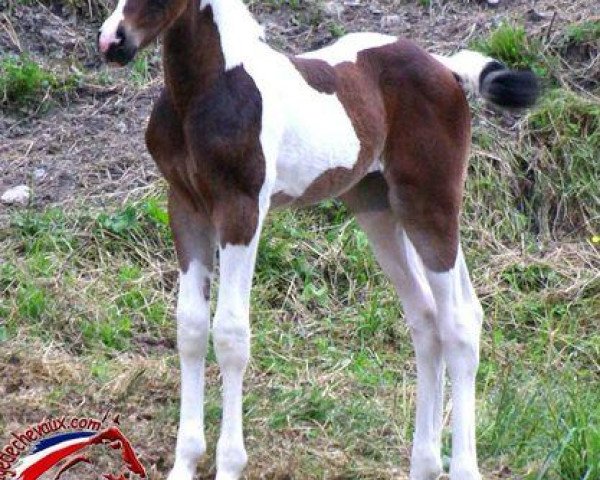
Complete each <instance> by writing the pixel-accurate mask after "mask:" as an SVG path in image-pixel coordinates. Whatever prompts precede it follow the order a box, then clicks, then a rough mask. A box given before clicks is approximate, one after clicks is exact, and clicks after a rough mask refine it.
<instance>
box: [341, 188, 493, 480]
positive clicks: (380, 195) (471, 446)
mask: <svg viewBox="0 0 600 480" xmlns="http://www.w3.org/2000/svg"><path fill="white" fill-rule="evenodd" d="M387 194H388V193H387V185H386V183H385V181H384V180H383V178H382V177H381V176H371V177H370V178H369V177H368V178H367V179H365V180H363V182H361V184H359V185H358V186H357V187H355V188H354V189H353V190H352V191H351V192H349V193H347V194H346V195H345V196H344V200H345V201H346V202H347V203H348V205H349V206H350V208H351V209H352V210H353V211H354V212H355V213H356V217H357V220H358V222H359V223H360V225H361V226H362V227H363V229H364V230H365V231H366V232H367V234H368V236H369V239H370V241H371V244H372V245H373V249H374V251H375V254H376V256H377V259H378V261H379V262H380V264H381V266H382V268H383V269H384V271H385V272H386V274H387V275H388V276H389V277H390V279H391V280H392V282H393V283H394V285H395V287H396V289H397V291H398V294H399V296H400V298H401V300H402V303H403V306H404V310H405V316H406V320H407V323H408V325H409V328H410V331H411V335H412V339H413V343H414V348H415V354H416V359H417V415H416V428H415V435H414V442H413V453H412V461H411V474H410V477H411V479H412V480H425V479H427V480H431V479H436V478H437V477H438V476H439V474H440V473H441V471H442V469H441V461H440V442H441V427H442V402H443V388H442V385H443V372H444V362H443V361H444V360H445V362H446V364H447V365H448V370H449V374H450V378H451V381H452V396H453V404H454V413H453V458H452V463H451V471H450V473H451V478H453V479H454V480H474V479H477V478H479V473H478V470H477V460H476V452H475V432H474V429H475V413H474V412H475V372H476V370H477V363H478V351H479V330H480V325H481V317H482V313H481V307H480V305H479V302H478V300H477V298H476V296H475V293H474V290H473V288H472V286H471V283H470V280H469V276H468V272H467V269H466V265H465V263H464V258H463V256H462V252H461V251H460V249H459V250H458V256H457V259H456V262H455V265H454V267H452V268H451V269H449V270H448V271H446V272H443V273H436V272H434V271H432V270H431V269H430V268H427V266H426V265H425V264H424V263H423V261H422V259H421V256H420V255H419V253H418V252H417V250H416V249H415V248H414V246H413V244H412V242H411V241H410V239H409V238H408V236H407V235H406V233H405V232H404V231H403V230H402V228H401V227H400V223H399V221H398V216H397V215H396V214H395V213H394V212H392V210H391V208H390V207H389V204H388V203H387ZM430 253H431V258H435V252H430Z"/></svg>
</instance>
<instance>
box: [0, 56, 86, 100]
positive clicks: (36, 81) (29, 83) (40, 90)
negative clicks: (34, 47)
mask: <svg viewBox="0 0 600 480" xmlns="http://www.w3.org/2000/svg"><path fill="white" fill-rule="evenodd" d="M78 83H79V79H78V77H77V76H76V75H72V74H66V75H62V76H59V75H57V74H56V73H54V72H52V71H51V70H49V69H47V68H45V67H43V66H41V65H40V64H38V63H37V62H36V61H34V60H32V59H31V58H30V57H29V56H28V55H27V54H21V55H19V56H13V55H7V56H3V57H0V104H1V105H4V106H8V107H11V108H20V107H33V106H38V105H40V104H42V103H44V102H48V100H50V99H51V98H52V97H55V96H61V95H65V94H67V93H69V92H71V91H73V90H74V89H76V88H77V85H78Z"/></svg>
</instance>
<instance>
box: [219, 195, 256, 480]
mask: <svg viewBox="0 0 600 480" xmlns="http://www.w3.org/2000/svg"><path fill="white" fill-rule="evenodd" d="M228 210H229V212H228V214H227V215H226V216H225V218H227V219H228V221H229V222H233V223H234V224H235V225H238V226H239V227H240V228H244V227H247V225H248V221H247V219H246V218H244V213H245V212H244V210H240V211H236V209H228ZM265 211H266V206H264V205H263V208H261V209H260V212H259V221H258V223H257V225H256V227H255V230H254V231H253V232H252V233H251V235H252V236H251V237H249V239H248V240H249V241H248V243H247V244H243V243H242V244H239V242H238V243H236V244H232V243H229V242H228V241H227V237H226V236H225V237H224V234H223V232H221V238H220V242H219V243H220V246H219V266H220V272H219V277H220V280H219V297H218V301H217V309H216V312H215V317H214V324H213V342H214V347H215V353H216V356H217V361H218V363H219V367H220V369H221V376H222V381H223V419H222V422H221V435H220V437H219V441H218V444H217V480H236V479H238V478H239V477H240V476H241V473H242V470H243V469H244V467H245V466H246V463H247V454H246V449H245V447H244V436H243V430H242V395H243V391H242V390H243V378H244V372H245V371H246V366H247V365H248V361H249V359H250V289H251V286H252V275H253V273H254V264H255V261H256V250H257V247H258V238H259V234H260V228H261V223H262V217H263V216H264V212H265Z"/></svg>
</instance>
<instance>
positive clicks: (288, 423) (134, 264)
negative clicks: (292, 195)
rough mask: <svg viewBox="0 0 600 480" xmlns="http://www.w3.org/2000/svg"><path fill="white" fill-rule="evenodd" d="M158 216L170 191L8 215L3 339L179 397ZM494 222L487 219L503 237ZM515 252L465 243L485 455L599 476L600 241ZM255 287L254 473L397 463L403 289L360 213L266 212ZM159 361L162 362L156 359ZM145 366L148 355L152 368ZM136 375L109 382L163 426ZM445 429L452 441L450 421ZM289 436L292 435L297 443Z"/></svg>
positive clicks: (410, 403)
mask: <svg viewBox="0 0 600 480" xmlns="http://www.w3.org/2000/svg"><path fill="white" fill-rule="evenodd" d="M490 188H494V184H493V183H492V184H490ZM487 208H488V209H489V210H494V207H493V206H488V207H487ZM166 223H167V216H166V212H165V209H164V199H163V198H162V196H153V197H149V198H146V199H142V200H138V201H133V202H130V203H128V204H126V205H123V206H121V207H119V208H116V209H110V210H104V211H102V210H100V211H94V210H92V211H90V210H89V209H78V208H76V209H73V210H70V211H67V212H63V211H59V210H55V209H49V210H47V211H45V212H39V213H38V212H33V211H29V212H26V213H23V214H15V215H13V216H12V221H11V226H10V228H9V229H8V231H7V232H6V234H5V235H4V237H3V238H0V242H1V244H2V245H3V247H4V250H3V251H4V252H6V253H5V255H4V259H5V262H4V263H3V265H2V269H0V272H1V275H0V285H1V286H2V288H3V293H2V295H1V297H0V298H1V299H2V303H1V305H2V309H3V310H4V311H5V312H8V315H7V322H6V331H5V333H4V340H3V342H4V344H5V346H6V348H9V349H10V348H14V345H15V342H18V341H19V340H18V339H19V338H20V336H21V335H23V334H26V335H27V337H28V339H29V340H28V341H30V342H31V341H34V340H33V339H35V338H38V339H39V340H40V341H41V342H43V343H44V344H46V345H49V344H57V343H58V344H60V345H61V346H62V347H61V348H62V349H64V350H65V351H66V352H69V353H68V355H71V356H72V357H73V358H77V359H79V360H77V361H78V362H83V365H84V366H85V365H87V366H86V367H85V368H88V369H89V375H90V376H91V378H93V379H94V380H93V383H92V384H91V387H90V388H97V387H94V385H101V384H105V383H107V382H108V384H112V383H111V382H126V383H127V382H129V381H131V382H137V383H135V384H136V385H138V383H139V386H138V387H135V388H142V389H145V388H150V387H149V386H148V385H153V386H152V387H151V388H153V389H154V392H155V394H156V395H159V396H160V395H166V397H165V398H168V399H169V402H175V399H176V397H175V396H174V393H173V391H172V390H169V391H168V392H167V391H165V389H172V387H171V386H170V385H171V383H170V381H165V380H164V378H165V377H164V375H167V376H169V377H170V378H176V376H177V370H176V366H175V365H176V363H175V357H174V351H173V350H172V347H173V345H174V342H175V328H174V322H173V301H174V293H175V291H174V289H175V271H174V269H175V265H174V256H173V252H172V241H171V238H170V234H169V231H168V228H167V226H166ZM504 227H505V225H504V224H502V223H500V224H498V225H496V226H494V227H491V228H492V230H491V232H488V233H491V234H492V235H498V236H500V234H501V229H503V228H504ZM481 232H482V230H481V227H479V226H476V225H473V224H469V226H468V227H467V228H465V234H466V236H467V238H469V237H471V238H475V237H477V236H478V235H480V234H481ZM479 238H480V239H481V238H485V237H481V236H480V237H479ZM480 241H481V240H480ZM522 255H523V254H521V253H520V252H519V251H518V250H514V249H512V250H507V249H506V247H503V246H502V245H501V244H493V243H492V244H482V243H479V242H477V243H476V242H473V241H470V242H468V249H467V257H468V259H469V260H470V262H472V263H474V264H475V267H474V268H473V278H474V281H475V284H476V286H477V289H478V291H479V293H480V296H481V298H482V302H483V304H484V308H485V311H486V319H485V324H484V333H483V336H482V364H481V368H480V371H479V374H478V390H479V392H478V398H479V415H478V426H477V432H478V433H477V435H478V439H479V445H480V447H479V457H480V461H481V464H482V468H483V469H484V471H488V472H489V471H493V470H497V469H498V468H500V466H502V465H507V466H509V467H510V469H511V471H513V472H514V473H515V474H516V475H520V476H522V477H523V478H526V479H537V478H544V479H546V478H547V479H580V478H587V479H592V478H597V475H598V465H597V459H598V458H600V448H599V444H598V427H599V426H600V410H599V405H600V392H599V391H598V389H596V388H594V385H596V381H597V378H598V375H599V374H600V372H598V365H597V359H598V358H600V336H599V335H598V333H597V328H596V327H597V322H598V320H599V318H598V312H599V311H600V303H599V301H598V299H599V298H600V283H599V282H598V278H600V277H598V272H600V265H599V264H598V261H597V251H595V250H593V249H592V248H591V247H589V248H588V250H587V254H583V253H582V252H581V249H579V250H568V249H567V250H565V251H562V252H555V253H553V252H549V253H548V252H547V253H546V255H544V256H541V255H536V254H531V255H528V254H525V257H523V256H522ZM586 255H587V257H586ZM255 285H256V286H255V288H254V290H253V295H252V304H253V316H252V325H253V332H254V335H253V359H252V364H251V367H250V370H249V374H248V382H247V396H246V399H245V403H244V409H245V412H246V418H247V432H248V435H249V448H250V452H251V455H252V456H253V457H254V460H253V461H254V462H255V463H254V467H252V466H251V467H250V468H251V470H250V471H254V470H252V468H255V469H258V470H260V471H263V469H264V468H266V467H265V466H264V462H265V461H267V458H271V457H272V458H275V459H277V458H280V457H279V456H281V458H282V460H281V462H280V463H278V462H277V461H274V462H272V464H271V466H270V467H269V468H272V469H283V470H284V471H290V469H291V471H296V472H303V478H322V477H323V476H324V475H327V472H331V471H335V472H336V474H339V475H341V476H347V477H352V478H387V475H388V474H389V471H390V469H392V468H393V467H394V466H397V465H404V467H402V468H405V467H406V465H405V462H406V454H407V452H408V447H409V446H410V439H411V435H412V429H413V409H414V394H415V392H414V380H415V371H414V365H413V363H412V349H411V347H410V340H409V335H408V332H407V330H406V327H405V326H404V324H403V322H402V321H401V315H402V314H401V309H400V307H399V305H398V303H397V301H396V298H395V295H394V293H393V291H392V289H391V288H390V286H389V284H388V282H387V281H386V279H385V278H384V276H383V275H382V274H381V273H380V271H379V268H378V267H377V265H376V263H375V261H374V259H373V257H372V255H371V253H370V252H369V250H368V244H367V241H366V238H365V236H364V234H363V233H362V232H361V231H360V230H358V228H357V226H356V224H355V223H354V221H353V220H352V219H351V218H349V217H348V214H347V213H346V212H345V211H344V209H343V208H342V207H341V206H340V205H338V204H336V203H335V202H328V203H325V204H324V205H322V206H320V207H318V208H316V209H313V210H307V211H302V212H297V213H293V212H289V211H284V212H280V213H277V214H275V215H273V217H272V218H271V220H270V222H269V225H268V226H267V229H266V231H265V233H264V235H263V237H262V239H261V245H260V252H259V257H258V263H257V271H256V277H255ZM145 338H149V339H152V340H153V342H155V344H157V345H170V346H171V347H170V349H169V351H168V354H167V357H165V352H164V350H162V349H158V350H154V349H155V348H157V347H152V346H151V347H148V346H147V345H146V344H144V343H143V342H142V343H140V340H141V339H145ZM11 345H13V347H10V346H11ZM150 345H153V344H150ZM82 348H83V349H82ZM148 348H151V350H150V351H148V350H147V349H148ZM120 352H129V353H128V354H127V355H128V356H129V357H131V356H133V357H132V358H136V359H137V360H136V361H134V362H133V363H131V362H132V361H128V362H127V363H125V364H122V363H120V360H118V358H119V357H118V356H117V357H115V355H120V354H121V353H120ZM115 358H116V359H115ZM165 359H166V361H167V365H164V366H162V367H160V368H159V367H157V366H156V362H164V361H165ZM115 362H116V363H115ZM136 362H137V363H136ZM140 362H141V364H140ZM147 362H151V363H152V362H154V363H152V365H155V366H154V367H152V368H151V372H149V371H147V368H149V367H147V366H145V365H146V363H147ZM214 362H215V359H214V352H213V351H212V350H211V352H210V354H209V368H210V373H209V381H208V385H209V387H208V388H209V391H208V393H207V395H208V397H207V398H208V403H207V428H208V436H209V439H212V440H213V441H214V439H215V437H216V435H217V432H218V424H219V422H218V419H219V418H220V412H221V410H220V403H219V395H218V391H219V390H218V377H217V376H216V373H217V372H216V370H214V368H213V367H212V366H214ZM82 368H83V367H82ZM165 368H166V369H167V370H164V369H165ZM153 369H157V370H156V371H154V370H153ZM124 371H127V372H129V373H118V372H124ZM157 372H163V373H160V375H159V373H157ZM166 372H170V373H166ZM156 375H159V377H158V378H157V377H156ZM127 379H129V380H127ZM82 385H86V382H83V384H82ZM119 385H120V383H119ZM127 385H129V384H127ZM61 388H62V389H63V390H65V391H64V392H63V391H62V390H61V391H59V392H55V393H54V394H53V395H59V396H60V395H64V396H66V397H67V398H68V397H69V395H70V394H69V393H68V392H69V391H70V390H69V389H72V388H75V387H73V386H69V385H67V386H63V387H61ZM83 388H84V391H83V394H84V395H89V394H90V393H89V392H88V393H86V390H85V387H83ZM115 388H116V387H115ZM135 388H134V387H132V386H122V387H119V388H118V389H117V393H115V394H114V395H113V398H119V400H117V403H118V406H119V408H120V409H124V410H126V411H127V410H128V409H130V408H132V407H130V405H131V402H134V401H135V402H138V403H136V405H138V407H136V408H138V409H142V410H143V411H146V412H148V413H147V414H148V415H150V416H151V417H152V419H153V420H152V422H154V424H156V422H161V423H159V426H158V427H157V426H156V425H155V427H153V428H159V427H160V428H161V429H166V430H167V431H169V432H171V433H170V435H173V434H174V428H175V425H176V414H177V406H176V403H174V404H171V403H169V405H171V406H170V407H169V406H167V405H163V406H161V407H160V408H159V407H158V405H162V404H161V403H160V402H159V403H158V404H156V403H152V402H151V401H150V399H147V400H135V399H136V398H138V397H137V396H136V394H135V392H134V390H135ZM61 392H62V393H61ZM161 392H162V393H161ZM52 398H54V397H52ZM58 403H60V402H58ZM58 407H59V405H58V406H57V408H58ZM163 408H168V411H169V412H170V413H168V414H167V413H166V412H163V410H162V409H163ZM152 422H150V423H151V424H152ZM147 428H150V427H147ZM151 437H152V434H150V433H148V438H151ZM444 438H446V441H445V446H444V451H445V452H446V453H449V452H450V444H449V436H448V434H447V433H446V434H445V437H444ZM284 439H296V441H295V445H296V447H295V448H294V449H293V452H292V453H291V454H290V453H288V452H289V451H290V450H289V448H291V447H290V446H288V444H287V441H286V440H284ZM163 444H164V439H163ZM168 446H169V445H165V448H168ZM399 449H400V450H399ZM403 449H404V450H403ZM332 452H338V453H336V454H335V455H334V454H333V453H332ZM399 452H400V453H399ZM402 452H404V453H402ZM289 455H291V458H290V457H289ZM336 455H337V457H336ZM283 458H287V459H288V461H287V462H284V461H283ZM350 459H352V460H350ZM282 462H283V463H282ZM594 462H595V463H594ZM267 463H268V462H267ZM209 467H210V466H208V467H206V468H209ZM164 468H166V465H165V466H164ZM258 470H257V471H258ZM385 472H388V473H385Z"/></svg>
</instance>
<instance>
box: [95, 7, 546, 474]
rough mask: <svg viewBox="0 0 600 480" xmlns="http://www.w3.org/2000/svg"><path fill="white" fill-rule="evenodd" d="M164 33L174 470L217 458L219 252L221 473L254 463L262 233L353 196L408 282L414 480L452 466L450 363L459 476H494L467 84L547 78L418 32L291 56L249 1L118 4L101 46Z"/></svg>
mask: <svg viewBox="0 0 600 480" xmlns="http://www.w3.org/2000/svg"><path fill="white" fill-rule="evenodd" d="M161 33H162V34H163V35H164V54H163V63H164V71H165V88H164V89H163V91H162V94H161V96H160V98H159V99H158V101H157V102H156V104H155V106H154V110H153V112H152V116H151V118H150V123H149V125H148V130H147V132H146V142H147V145H148V149H149V150H150V153H151V154H152V156H153V158H154V160H155V161H156V163H157V165H158V168H159V169H160V171H161V172H162V174H163V175H164V176H165V177H166V179H167V181H168V183H169V186H170V190H169V213H170V221H171V227H172V230H173V234H174V238H175V245H176V249H177V254H178V258H179V263H180V272H181V273H180V287H179V299H178V305H177V325H178V348H179V354H180V359H181V418H180V425H179V433H178V438H177V449H176V458H175V465H174V467H173V470H172V471H171V474H170V476H169V480H191V479H192V477H193V475H194V472H195V469H196V462H197V461H198V459H199V458H200V457H201V456H202V455H203V454H204V452H205V449H206V445H205V439H204V432H203V422H204V420H203V397H204V357H205V354H206V349H207V342H208V336H209V287H210V281H211V275H212V272H213V259H214V257H215V251H217V250H218V252H219V257H218V258H219V266H220V284H219V293H218V301H217V307H216V312H215V316H214V322H213V329H212V334H213V341H214V345H215V351H216V355H217V360H218V363H219V366H220V368H221V374H222V381H223V421H222V426H221V436H220V438H219V441H218V446H217V472H218V473H217V479H218V480H227V479H237V478H239V477H240V475H241V474H242V471H243V469H244V466H245V465H246V462H247V456H246V450H245V448H244V440H243V434H242V381H243V376H244V371H245V369H246V366H247V364H248V359H249V356H250V326H249V306H250V305H249V298H250V288H251V283H252V274H253V270H254V263H255V259H256V248H257V245H258V238H259V234H260V231H261V227H262V224H263V220H264V218H265V215H266V214H267V212H268V211H269V209H270V208H272V207H275V206H284V205H289V206H301V205H310V204H314V203H316V202H319V201H320V200H322V199H325V198H330V197H337V198H340V199H341V200H342V201H344V202H345V203H346V204H347V205H348V207H349V209H350V210H351V211H352V212H354V214H355V215H356V218H357V220H358V222H359V224H360V225H361V227H362V228H363V229H364V230H365V231H366V233H367V235H368V237H369V239H370V242H371V244H372V246H373V249H374V251H375V254H376V256H377V259H378V260H379V263H380V264H381V266H382V268H383V269H384V270H385V272H386V273H387V275H388V276H389V277H390V279H391V281H392V282H393V284H394V285H395V287H396V289H397V291H398V295H399V296H400V298H401V300H402V302H403V305H404V311H405V315H406V320H407V322H408V325H409V327H410V331H411V335H412V339H413V343H414V348H415V352H416V359H417V373H418V377H417V412H416V429H415V435H414V443H413V450H412V463H411V471H410V478H411V479H414V480H425V479H435V478H437V477H438V476H439V474H440V473H441V472H442V462H441V458H440V442H441V428H442V400H443V377H444V368H445V366H447V367H448V371H449V375H450V379H451V382H452V400H453V421H452V428H453V436H452V447H453V455H452V462H451V466H450V475H451V477H452V478H453V480H473V479H478V478H480V475H479V472H478V468H477V460H476V451H475V373H476V370H477V365H478V356H479V332H480V328H481V318H482V310H481V307H480V304H479V302H478V300H477V298H476V296H475V292H474V290H473V287H472V286H471V282H470V280H469V274H468V272H467V267H466V265H465V261H464V258H463V254H462V251H461V248H460V245H459V212H460V206H461V199H462V195H463V183H464V179H465V174H466V165H467V155H468V150H469V143H470V135H471V133H470V113H469V108H468V105H467V101H466V98H465V93H464V90H465V89H469V90H472V91H474V92H475V93H478V94H480V95H481V96H483V97H484V98H486V99H488V100H489V101H491V102H492V103H495V104H496V105H499V106H506V107H523V106H528V105H531V104H532V103H533V101H534V100H535V97H536V95H537V84H536V80H535V77H534V76H533V75H532V74H530V73H526V72H514V71H510V70H508V69H506V68H505V67H504V66H503V65H501V64H500V63H498V62H496V61H494V60H492V59H490V58H486V57H483V56H481V55H479V54H477V53H473V52H461V53H459V54H457V55H455V56H453V57H450V58H447V57H437V56H433V55H430V54H428V53H426V52H425V51H423V50H421V49H420V48H418V47H417V46H415V45H414V44H413V43H411V42H409V41H407V40H398V39H396V38H395V37H390V36H385V35H380V34H375V33H361V34H351V35H347V36H346V37H344V38H342V39H341V40H339V41H338V42H337V43H335V44H334V45H332V46H330V47H327V48H324V49H322V50H319V51H316V52H311V53H307V54H305V55H300V56H298V57H288V56H286V55H283V54H281V53H278V52H276V51H274V50H273V49H271V48H270V47H269V46H267V45H266V44H265V43H264V42H263V40H262V31H261V29H260V27H259V25H258V24H257V23H256V22H255V21H254V20H253V18H252V17H251V15H250V13H249V12H248V10H247V9H246V7H245V6H244V4H243V3H242V1H241V0H120V1H119V4H118V6H117V8H116V10H115V12H114V13H113V14H112V15H111V16H110V18H108V19H107V20H106V22H105V23H104V25H103V26H102V29H101V31H100V36H99V46H100V50H101V51H102V53H103V55H104V56H105V58H106V60H107V61H109V62H112V63H117V64H121V65H124V64H126V63H128V62H129V61H130V60H131V59H132V58H133V57H134V56H135V54H136V52H137V50H139V49H140V48H142V47H144V46H145V45H147V44H148V43H149V42H150V41H152V40H153V39H154V38H155V37H157V36H158V35H159V34H161Z"/></svg>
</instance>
